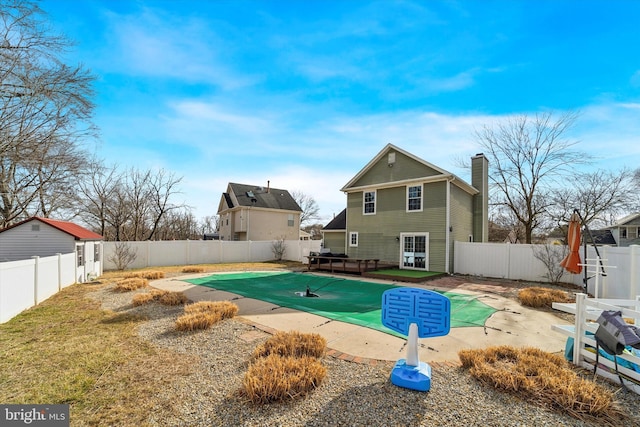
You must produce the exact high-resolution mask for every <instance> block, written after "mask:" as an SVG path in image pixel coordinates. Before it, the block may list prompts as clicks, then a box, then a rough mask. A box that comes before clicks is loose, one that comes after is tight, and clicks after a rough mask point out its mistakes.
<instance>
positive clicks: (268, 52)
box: [40, 0, 640, 222]
mask: <svg viewBox="0 0 640 427" xmlns="http://www.w3.org/2000/svg"><path fill="white" fill-rule="evenodd" d="M40 6H41V8H42V9H44V10H45V11H46V12H47V13H48V14H49V15H50V18H51V20H52V24H53V26H54V28H55V29H57V30H59V31H62V32H64V33H65V34H66V35H67V36H68V37H69V38H71V39H72V40H74V41H75V43H76V45H75V47H74V49H73V51H71V52H70V53H69V54H68V62H72V63H77V62H81V63H83V64H84V65H85V66H86V67H87V68H89V69H91V70H92V72H93V73H94V74H95V75H96V76H97V81H96V84H95V89H96V92H97V95H96V98H95V101H96V104H97V109H96V115H95V123H96V124H97V125H98V127H99V128H100V141H99V144H98V146H97V148H96V154H97V155H98V156H99V157H101V158H103V159H104V160H105V162H106V163H108V164H111V163H117V164H119V165H121V166H123V167H128V166H137V167H140V168H143V169H149V168H151V169H156V168H164V169H166V170H168V171H172V172H174V173H175V174H176V175H178V176H183V177H184V178H183V182H182V185H181V188H182V191H183V194H181V195H180V196H179V198H178V199H180V200H178V199H176V201H177V202H182V201H184V202H186V203H187V204H189V205H190V206H192V207H193V208H194V214H195V215H196V217H197V218H200V217H203V216H205V215H214V214H215V213H216V210H217V207H218V202H219V200H220V196H221V193H222V192H223V191H224V190H225V189H226V185H227V183H228V182H240V183H245V184H256V185H266V183H267V180H269V181H271V186H272V187H276V188H284V189H288V190H290V191H293V190H300V191H303V192H305V193H306V194H308V195H310V196H313V197H314V198H315V200H316V201H317V202H318V205H319V207H320V212H321V214H322V216H323V219H322V222H326V221H327V220H328V219H330V218H331V216H332V215H333V214H337V213H338V212H340V210H342V209H343V208H344V207H345V204H346V197H345V196H344V195H343V194H342V193H341V192H340V191H339V190H340V188H341V187H342V186H343V185H344V184H345V183H346V182H347V181H349V180H350V179H351V178H352V177H353V176H354V175H355V174H356V173H358V171H359V170H360V169H361V168H362V167H363V166H364V165H366V163H367V162H368V161H369V160H371V158H372V157H373V156H375V155H376V154H377V153H378V152H379V151H380V150H381V149H382V148H383V147H384V146H385V145H386V144H387V143H393V144H395V145H397V146H399V147H401V148H403V149H405V150H407V151H409V152H411V153H413V154H415V155H417V156H419V157H421V158H423V159H424V160H427V161H429V162H431V163H434V164H436V165H438V166H440V167H442V168H444V169H447V170H449V171H451V172H454V173H456V174H458V175H460V176H461V177H463V178H467V175H468V174H467V172H466V171H465V170H460V169H458V168H457V166H456V159H459V158H469V157H471V156H473V155H474V154H476V153H477V152H479V151H480V148H479V146H478V144H477V142H476V141H475V140H474V138H473V131H474V129H479V128H480V127H482V126H483V125H491V124H492V123H495V122H496V121H500V120H504V119H505V118H507V117H509V116H510V115H514V114H535V113H538V112H545V111H553V112H556V113H562V112H565V111H568V110H577V111H579V112H580V117H579V119H578V122H577V123H576V126H575V128H574V129H573V131H572V133H571V134H570V135H569V136H570V137H571V138H573V139H575V140H576V141H579V143H578V145H577V146H576V147H575V148H576V149H578V150H581V151H584V152H586V153H589V154H591V155H593V156H595V162H594V164H593V165H591V166H590V168H592V169H596V168H604V169H609V170H619V169H621V168H622V167H624V166H627V167H631V168H637V167H640V143H639V142H640V28H639V26H640V1H632V0H627V1H621V0H618V1H616V0H613V1H593V0H581V1H561V0H558V1H550V0H548V1H545V0H535V1H446V2H445V1H398V2H394V1H381V2H373V1H366V2H365V1H355V0H352V1H340V2H338V1H284V0H280V1H260V2H258V1H230V0H226V1H205V0H182V1H177V0H176V1H151V0H149V1H124V0H82V1H78V0H44V1H42V2H41V3H40Z"/></svg>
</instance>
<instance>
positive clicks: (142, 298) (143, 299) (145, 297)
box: [131, 292, 154, 307]
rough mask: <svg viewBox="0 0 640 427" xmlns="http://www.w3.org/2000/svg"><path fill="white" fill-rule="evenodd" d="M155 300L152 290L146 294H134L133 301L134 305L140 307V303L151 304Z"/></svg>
mask: <svg viewBox="0 0 640 427" xmlns="http://www.w3.org/2000/svg"><path fill="white" fill-rule="evenodd" d="M153 301H154V298H153V295H151V293H150V292H147V293H144V294H136V295H134V296H133V299H132V300H131V303H132V304H133V306H134V307H138V306H140V305H145V304H149V303H151V302H153Z"/></svg>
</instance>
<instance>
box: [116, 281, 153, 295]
mask: <svg viewBox="0 0 640 427" xmlns="http://www.w3.org/2000/svg"><path fill="white" fill-rule="evenodd" d="M147 286H149V281H148V280H147V279H143V278H141V277H132V278H128V279H122V280H118V281H117V282H116V286H115V287H114V288H113V289H114V290H115V291H116V292H130V291H135V290H136V289H141V288H146V287H147Z"/></svg>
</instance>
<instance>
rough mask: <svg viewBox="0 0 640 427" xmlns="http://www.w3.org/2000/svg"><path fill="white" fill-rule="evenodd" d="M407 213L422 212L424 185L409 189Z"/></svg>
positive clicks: (412, 186) (413, 186)
mask: <svg viewBox="0 0 640 427" xmlns="http://www.w3.org/2000/svg"><path fill="white" fill-rule="evenodd" d="M407 211H411V212H419V211H422V184H420V185H411V186H409V187H407Z"/></svg>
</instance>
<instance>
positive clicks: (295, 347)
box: [253, 331, 327, 359]
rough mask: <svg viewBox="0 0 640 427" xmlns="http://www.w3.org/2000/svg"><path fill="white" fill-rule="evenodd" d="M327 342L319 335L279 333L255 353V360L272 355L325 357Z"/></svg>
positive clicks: (294, 332) (295, 332)
mask: <svg viewBox="0 0 640 427" xmlns="http://www.w3.org/2000/svg"><path fill="white" fill-rule="evenodd" d="M326 347H327V340H326V339H324V337H322V336H320V335H319V334H303V333H301V332H298V331H290V332H277V333H276V334H275V335H273V336H271V337H270V338H269V339H267V340H266V341H265V342H264V343H262V344H261V345H259V346H258V347H256V349H255V350H254V351H253V358H254V359H256V358H259V357H266V356H269V355H271V354H277V355H279V356H293V357H305V356H307V357H315V358H320V357H323V356H324V354H325V352H326Z"/></svg>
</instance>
